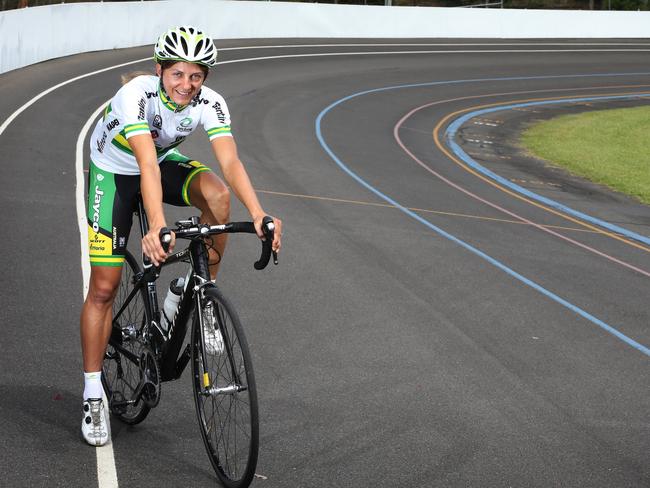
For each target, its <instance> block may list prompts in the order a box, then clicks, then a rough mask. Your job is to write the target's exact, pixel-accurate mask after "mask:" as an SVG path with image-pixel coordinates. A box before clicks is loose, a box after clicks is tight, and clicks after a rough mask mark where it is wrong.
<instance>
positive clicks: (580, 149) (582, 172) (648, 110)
mask: <svg viewBox="0 0 650 488" xmlns="http://www.w3.org/2000/svg"><path fill="white" fill-rule="evenodd" d="M521 141H522V144H523V146H524V147H525V149H526V150H528V152H529V153H531V154H533V155H534V156H535V157H538V158H541V159H544V160H546V161H548V162H549V163H551V164H552V165H555V166H560V167H562V168H565V169H567V170H568V171H569V172H571V173H572V174H575V175H578V176H582V177H584V178H587V179H589V180H591V181H593V182H595V183H600V184H603V185H606V186H608V187H610V188H613V189H614V190H618V191H620V192H622V193H626V194H627V195H630V196H632V197H635V198H637V199H638V200H640V201H642V202H644V203H647V204H650V107H636V108H626V109H616V110H599V111H595V112H586V113H583V114H577V115H563V116H560V117H557V118H554V119H551V120H547V121H543V122H539V123H537V124H535V125H533V126H531V127H530V128H529V129H527V130H526V131H525V132H524V133H523V135H522V139H521Z"/></svg>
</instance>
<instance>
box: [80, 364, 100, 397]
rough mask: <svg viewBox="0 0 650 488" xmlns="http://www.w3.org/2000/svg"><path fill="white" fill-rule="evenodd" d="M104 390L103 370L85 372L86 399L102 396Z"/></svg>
mask: <svg viewBox="0 0 650 488" xmlns="http://www.w3.org/2000/svg"><path fill="white" fill-rule="evenodd" d="M103 392H104V389H103V387H102V372H101V371H97V372H95V373H86V372H84V400H88V399H89V398H101V397H102V394H103Z"/></svg>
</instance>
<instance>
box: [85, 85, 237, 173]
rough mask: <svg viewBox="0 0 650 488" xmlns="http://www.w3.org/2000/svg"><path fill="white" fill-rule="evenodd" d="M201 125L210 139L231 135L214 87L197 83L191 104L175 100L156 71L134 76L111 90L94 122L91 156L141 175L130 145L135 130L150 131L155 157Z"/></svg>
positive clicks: (119, 170) (99, 164)
mask: <svg viewBox="0 0 650 488" xmlns="http://www.w3.org/2000/svg"><path fill="white" fill-rule="evenodd" d="M199 124H201V125H202V126H203V128H204V129H205V131H206V132H207V133H208V137H209V138H210V140H213V139H214V138H216V137H222V136H231V135H232V134H231V132H230V114H229V113H228V107H227V105H226V102H225V100H224V99H223V97H222V96H221V95H219V94H218V93H217V92H215V91H214V90H212V89H211V88H208V87H207V86H203V87H201V91H200V92H199V94H198V95H196V96H195V97H194V98H193V99H192V102H191V103H190V104H189V105H186V106H184V107H180V106H178V105H176V104H175V103H174V102H173V101H172V100H171V99H170V98H169V97H168V96H167V94H166V93H165V90H164V89H163V88H162V85H161V83H160V78H158V77H157V76H138V77H136V78H134V79H132V80H131V81H129V82H128V83H126V84H125V85H124V86H123V87H122V88H120V90H119V91H118V92H117V93H116V94H115V96H114V97H113V99H112V100H111V102H110V103H109V104H108V106H107V107H106V109H105V110H104V116H103V117H102V118H101V119H100V120H99V121H98V122H97V125H96V126H95V130H94V131H93V134H92V137H91V140H90V159H91V160H92V162H93V163H94V164H95V165H96V166H97V167H98V168H100V169H102V170H104V171H110V172H111V173H116V174H123V175H137V174H140V169H139V168H138V163H137V162H136V160H135V157H134V156H133V151H132V150H131V146H130V145H129V141H128V140H129V138H130V137H131V136H134V135H137V134H151V136H152V137H153V142H154V144H155V146H156V153H157V156H158V162H161V161H162V160H163V159H164V158H165V156H166V155H167V154H168V153H169V152H170V151H171V150H173V149H174V148H175V147H176V146H178V145H179V144H180V143H182V142H183V141H184V140H185V138H186V137H187V136H188V135H189V134H191V133H192V132H194V130H195V129H196V128H197V127H198V126H199Z"/></svg>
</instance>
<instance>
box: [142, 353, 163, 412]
mask: <svg viewBox="0 0 650 488" xmlns="http://www.w3.org/2000/svg"><path fill="white" fill-rule="evenodd" d="M140 381H142V401H143V402H144V403H145V405H147V406H148V407H149V408H154V407H155V406H157V405H158V402H160V366H159V364H158V359H157V358H156V356H155V354H154V353H153V351H151V349H149V348H148V347H144V348H143V349H142V353H141V354H140Z"/></svg>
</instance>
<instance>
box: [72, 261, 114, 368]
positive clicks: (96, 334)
mask: <svg viewBox="0 0 650 488" xmlns="http://www.w3.org/2000/svg"><path fill="white" fill-rule="evenodd" d="M121 274H122V267H121V266H116V267H113V266H92V267H91V272H90V286H89V289H88V295H87V296H86V301H85V302H84V304H83V308H82V309H81V349H82V353H83V367H84V371H85V372H87V373H89V372H95V371H101V369H102V362H103V360H104V353H105V352H106V345H107V344H108V339H109V337H110V335H111V321H112V318H113V314H112V311H113V300H114V298H115V293H116V292H117V288H118V286H119V284H120V277H121Z"/></svg>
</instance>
